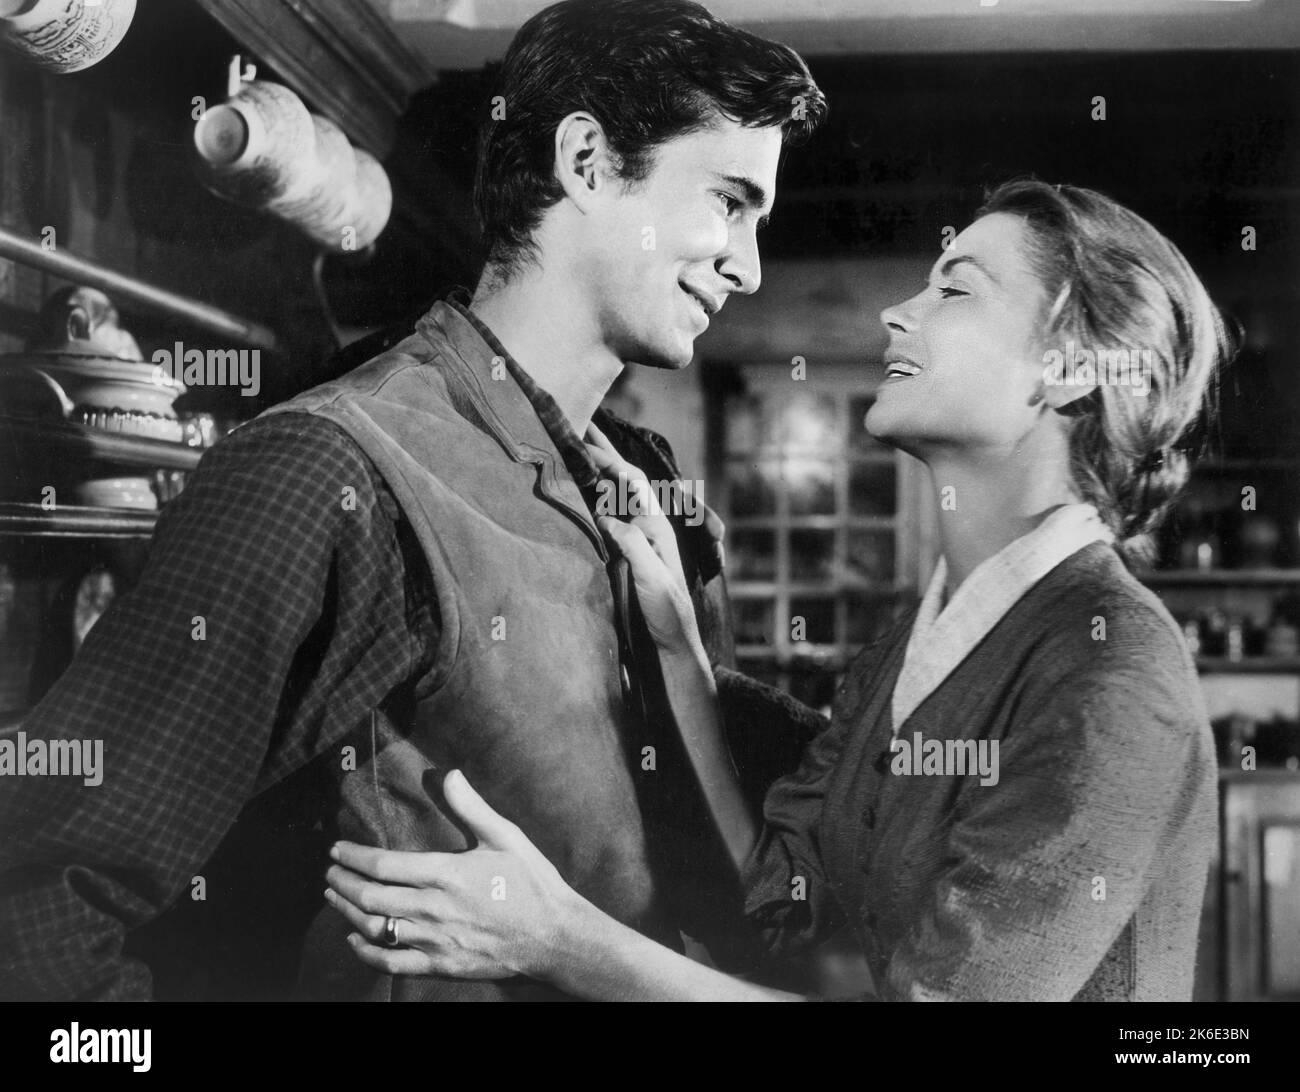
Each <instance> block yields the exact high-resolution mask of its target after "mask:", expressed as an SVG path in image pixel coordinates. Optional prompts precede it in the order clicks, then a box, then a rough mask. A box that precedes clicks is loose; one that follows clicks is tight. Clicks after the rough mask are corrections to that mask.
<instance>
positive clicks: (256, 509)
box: [0, 414, 436, 999]
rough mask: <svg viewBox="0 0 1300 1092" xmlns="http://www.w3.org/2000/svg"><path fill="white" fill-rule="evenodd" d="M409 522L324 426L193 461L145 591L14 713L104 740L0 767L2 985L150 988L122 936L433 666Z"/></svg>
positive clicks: (28, 994) (55, 730)
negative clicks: (269, 795)
mask: <svg viewBox="0 0 1300 1092" xmlns="http://www.w3.org/2000/svg"><path fill="white" fill-rule="evenodd" d="M406 535H409V528H406V526H405V524H404V523H401V522H400V521H399V519H398V510H397V507H396V504H395V502H394V501H393V498H392V496H391V494H390V493H389V492H388V490H387V488H386V487H385V486H384V484H383V482H382V479H380V478H379V477H378V474H377V472H376V471H375V470H374V468H373V467H372V466H371V464H370V462H369V461H368V460H367V459H366V458H365V457H364V455H363V454H362V453H361V452H360V450H359V449H358V448H357V447H356V446H355V445H354V444H353V443H352V441H351V440H350V439H349V438H348V437H347V436H346V435H345V434H344V433H343V432H342V431H341V430H339V429H338V428H337V427H336V426H334V425H332V424H330V423H329V422H326V421H323V420H319V419H317V418H314V417H311V416H310V415H305V414H278V415H273V416H271V417H267V418H261V419H259V420H257V421H254V422H251V423H250V424H248V425H246V426H244V427H243V428H241V429H239V430H237V431H236V432H235V433H233V434H232V435H231V436H229V437H227V438H226V439H224V440H223V441H221V443H220V444H218V445H217V446H216V447H214V448H213V449H212V450H211V451H210V452H208V453H207V454H206V455H205V456H204V458H203V461H202V464H201V465H200V467H199V469H198V470H197V471H196V472H195V473H194V475H193V476H192V478H191V481H190V483H189V484H188V486H187V488H186V490H185V492H184V493H183V494H182V495H181V496H180V497H178V498H177V499H176V500H175V501H173V502H172V503H171V504H170V505H169V506H168V507H167V508H166V509H165V510H164V511H163V513H162V515H161V516H160V518H159V522H158V527H157V531H156V533H155V536H154V540H153V545H152V547H151V549H150V555H149V561H148V564H147V565H146V568H145V571H144V573H143V574H142V577H141V579H140V581H139V583H138V585H137V586H136V587H135V588H134V589H132V591H131V592H129V593H128V594H126V595H124V596H123V597H122V598H121V599H119V600H118V601H117V602H116V603H115V604H114V605H113V606H112V608H111V609H110V610H109V611H108V612H107V613H106V614H105V615H104V616H103V618H101V619H100V621H99V622H98V623H97V624H96V626H95V628H94V629H93V630H92V631H91V633H90V635H89V636H88V638H87V640H86V642H85V644H84V645H83V647H82V650H81V652H80V653H79V654H78V655H77V657H76V659H75V660H74V661H73V663H72V664H71V666H70V667H69V668H68V670H67V671H66V672H65V673H64V675H63V676H62V678H61V679H60V680H59V681H58V682H57V683H56V684H55V686H54V687H53V688H52V689H51V690H50V692H49V693H48V694H47V695H46V696H45V698H44V699H43V700H42V701H41V702H40V703H39V704H38V705H37V706H36V707H35V708H34V709H33V710H32V712H31V714H30V715H29V716H28V717H27V718H26V719H25V720H24V722H23V723H22V725H21V726H20V728H21V731H22V732H23V733H25V737H26V739H27V740H29V741H31V740H44V741H51V740H56V739H80V740H93V741H102V744H103V753H102V763H101V767H100V771H101V773H102V783H100V784H98V785H87V784H85V783H84V781H85V779H83V778H80V777H70V776H58V777H51V776H44V777H36V776H24V777H5V778H3V779H0V781H2V782H4V783H3V784H0V994H3V995H6V996H15V997H23V998H33V999H70V998H79V999H80V998H84V999H90V998H94V999H136V998H138V999H143V998H147V997H148V996H149V994H150V985H151V984H150V977H149V972H148V970H147V969H146V968H145V967H144V966H143V965H141V964H139V963H138V962H135V961H133V960H131V959H129V958H127V957H126V956H124V955H123V954H122V945H123V940H124V938H125V935H126V932H127V930H128V929H130V928H133V927H135V926H138V925H140V924H141V923H143V922H145V921H146V920H148V919H149V918H151V917H153V916H154V915H156V914H157V913H159V912H160V911H161V910H163V909H164V908H166V907H167V906H168V905H169V904H170V903H171V902H172V901H174V900H175V899H176V898H177V897H178V896H179V895H181V894H182V893H183V892H184V891H185V890H186V889H187V887H188V884H189V881H190V879H191V878H192V877H193V876H194V875H195V874H197V873H199V872H200V871H201V869H202V867H203V865H204V863H205V862H206V860H207V859H208V857H209V856H210V855H211V854H212V852H213V851H214V849H215V848H216V846H217V844H218V843H219V841H220V840H221V838H222V837H223V836H224V835H225V833H226V832H227V831H228V830H229V828H230V827H231V825H232V824H233V823H234V821H235V819H236V818H237V816H238V814H239V812H240V810H241V808H242V807H243V806H244V804H245V803H247V802H248V800H249V799H250V798H251V797H252V796H253V795H255V794H256V793H257V792H259V791H261V790H263V789H265V788H267V787H269V786H270V785H272V784H274V783H275V782H276V781H277V780H279V779H280V778H282V777H284V776H286V775H288V774H289V773H291V772H293V771H294V770H296V769H298V768H300V767H302V766H303V765H305V764H306V763H307V762H309V761H310V760H311V759H312V758H314V757H315V756H317V755H319V754H321V753H322V752H323V751H325V750H326V749H328V748H329V747H331V746H334V745H336V744H338V743H339V741H340V740H341V739H342V738H343V736H344V735H345V734H346V733H347V732H349V731H350V730H351V729H353V728H354V727H355V726H356V725H357V724H358V723H359V722H360V721H361V719H362V718H363V717H364V716H365V715H366V714H367V713H368V712H369V711H370V710H371V709H373V708H374V707H375V706H377V705H378V704H379V703H380V702H381V701H382V699H383V698H384V697H385V696H387V695H388V694H389V693H390V692H391V691H392V690H393V688H394V687H395V686H398V685H400V684H401V683H403V682H404V681H406V680H408V679H410V678H412V677H413V676H414V675H415V674H416V673H417V672H419V671H421V670H423V669H426V668H427V667H428V666H429V663H428V655H429V652H428V650H429V649H430V648H431V647H432V645H433V636H434V632H433V631H434V629H435V628H436V627H435V625H434V623H435V619H433V618H431V616H430V611H431V610H432V609H433V607H432V602H433V600H432V597H431V596H421V595H416V594H415V593H414V592H413V590H412V589H415V588H417V587H418V582H417V581H414V580H409V579H408V577H407V574H408V572H414V571H415V570H414V569H411V568H410V562H411V560H412V557H413V555H412V554H411V552H410V551H411V550H412V549H413V548H414V549H416V550H417V551H418V547H412V545H411V541H410V540H408V539H407V538H406V537H404V536H406ZM10 734H11V735H12V734H13V733H10Z"/></svg>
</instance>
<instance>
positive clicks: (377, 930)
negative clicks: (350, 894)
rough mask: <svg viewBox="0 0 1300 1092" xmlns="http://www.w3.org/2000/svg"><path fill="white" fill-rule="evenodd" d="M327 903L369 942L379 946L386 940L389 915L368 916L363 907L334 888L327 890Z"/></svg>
mask: <svg viewBox="0 0 1300 1092" xmlns="http://www.w3.org/2000/svg"><path fill="white" fill-rule="evenodd" d="M325 901H326V902H327V903H329V904H330V905H331V906H332V907H334V909H335V910H337V911H338V912H339V913H340V914H342V915H343V916H344V917H345V918H347V919H348V924H349V925H351V926H352V928H353V929H355V930H356V931H357V932H358V933H360V934H361V935H362V936H364V937H365V938H366V939H367V940H370V941H373V942H375V943H376V944H378V943H379V942H380V941H382V940H383V938H384V923H385V922H386V921H387V920H388V917H389V915H387V914H367V913H366V912H365V911H364V910H362V909H361V907H359V906H357V905H356V904H355V903H353V902H350V901H349V900H348V899H345V898H344V897H343V896H342V895H340V894H339V893H338V892H337V891H335V890H334V888H332V887H330V888H327V889H326V891H325Z"/></svg>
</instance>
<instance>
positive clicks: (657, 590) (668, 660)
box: [587, 425, 758, 873]
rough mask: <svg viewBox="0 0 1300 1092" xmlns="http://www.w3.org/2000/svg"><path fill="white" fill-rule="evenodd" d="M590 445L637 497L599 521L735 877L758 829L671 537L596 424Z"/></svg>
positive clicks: (643, 485) (645, 490)
mask: <svg viewBox="0 0 1300 1092" xmlns="http://www.w3.org/2000/svg"><path fill="white" fill-rule="evenodd" d="M589 435H590V436H591V437H592V440H593V441H594V442H591V443H588V445H587V448H588V450H589V451H590V452H591V455H592V459H593V460H594V461H595V463H596V465H597V467H599V469H600V470H601V472H602V473H603V474H605V475H606V476H607V477H609V478H612V479H614V480H618V479H620V478H621V479H625V481H626V483H627V486H628V487H629V488H628V489H626V490H624V489H620V491H619V495H620V496H622V495H628V494H629V493H630V494H631V495H632V496H634V497H635V498H637V511H636V512H634V513H629V514H630V515H631V517H632V518H631V520H630V521H629V522H626V523H625V522H623V521H621V520H617V519H611V518H609V517H602V518H601V519H600V520H599V521H598V522H599V525H600V527H601V529H602V530H603V531H604V532H605V534H606V536H607V537H608V538H609V539H610V541H611V542H612V543H613V545H614V546H615V547H616V548H617V549H618V550H619V552H621V553H622V554H623V555H624V556H625V557H626V558H627V559H628V561H629V562H630V563H631V566H632V578H633V581H634V583H635V586H636V595H637V602H638V604H639V605H640V607H641V613H642V616H643V617H644V618H645V620H646V625H647V628H648V629H649V631H650V634H651V637H652V638H653V639H654V642H655V645H656V646H657V648H658V650H659V665H660V670H661V671H662V673H663V679H664V688H665V690H666V692H667V696H668V703H669V708H670V709H671V710H672V713H673V719H674V721H675V722H676V725H677V729H678V732H679V733H680V735H681V738H682V743H683V744H684V746H685V748H686V754H687V757H688V758H689V759H690V763H691V768H692V770H693V771H694V773H695V776H696V779H697V780H698V781H699V783H700V787H701V789H702V791H703V794H704V799H705V803H706V804H707V805H708V808H709V814H710V817H711V818H712V819H713V822H714V825H715V826H716V827H717V830H718V833H719V834H720V835H721V837H722V840H723V843H724V844H725V845H726V848H727V855H728V857H729V858H730V860H731V862H732V865H733V867H734V868H735V869H736V871H737V873H739V871H740V869H741V867H742V866H743V865H744V863H745V861H746V860H747V859H748V857H749V855H750V853H751V851H752V850H753V848H754V843H755V841H756V840H757V837H758V827H757V825H756V823H755V821H754V817H753V815H751V814H750V811H749V808H748V806H747V805H746V803H745V799H744V796H743V794H742V793H741V789H740V781H739V778H738V777H737V776H736V767H735V762H734V761H733V759H732V756H731V751H730V749H729V748H728V746H727V740H726V735H725V734H724V732H723V730H722V716H721V712H720V709H719V706H718V691H717V684H716V683H715V682H714V678H713V670H712V668H711V667H710V666H709V659H708V654H707V653H706V651H705V649H704V643H703V641H701V639H700V635H699V630H698V628H697V627H696V622H695V609H694V607H693V606H692V605H691V599H690V593H689V591H688V590H687V588H686V578H685V576H684V575H683V573H682V563H681V558H680V556H679V555H678V552H677V536H676V535H675V534H674V533H673V529H672V525H671V524H670V523H669V522H668V518H667V516H666V515H664V513H663V511H662V510H661V509H660V508H659V507H658V505H657V503H656V501H655V498H654V494H653V491H652V490H651V489H650V483H649V481H648V480H647V479H646V476H645V474H644V473H643V472H642V471H641V470H640V469H638V468H637V467H635V466H633V465H632V464H631V463H629V462H628V461H627V460H626V459H624V458H623V457H622V456H621V455H619V454H618V452H617V451H615V450H614V448H613V446H612V445H611V444H610V443H609V441H608V440H607V439H606V438H605V436H604V435H603V434H602V433H601V431H600V430H599V429H598V428H596V427H595V426H594V425H592V426H591V428H590V431H589Z"/></svg>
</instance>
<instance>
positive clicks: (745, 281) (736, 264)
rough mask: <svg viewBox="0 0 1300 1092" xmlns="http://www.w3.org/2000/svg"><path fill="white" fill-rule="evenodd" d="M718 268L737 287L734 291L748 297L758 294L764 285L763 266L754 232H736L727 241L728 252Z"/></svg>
mask: <svg viewBox="0 0 1300 1092" xmlns="http://www.w3.org/2000/svg"><path fill="white" fill-rule="evenodd" d="M717 268H718V272H719V273H721V274H722V276H724V277H726V278H727V280H729V281H731V283H732V284H734V285H735V286H736V287H735V288H734V289H733V291H736V292H740V293H742V294H743V295H746V296H748V295H750V294H751V293H753V292H757V291H758V286H759V285H760V284H762V283H763V266H762V261H761V260H760V259H759V256H758V239H757V237H756V236H755V234H754V232H752V231H740V232H734V233H733V234H732V235H731V236H730V237H729V238H728V240H727V252H726V253H725V254H724V255H723V256H722V258H721V259H720V260H719V262H718V267H717Z"/></svg>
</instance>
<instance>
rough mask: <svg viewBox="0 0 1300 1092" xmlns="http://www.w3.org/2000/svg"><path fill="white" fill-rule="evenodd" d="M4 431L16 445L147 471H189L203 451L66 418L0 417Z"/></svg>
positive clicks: (197, 461) (0, 432)
mask: <svg viewBox="0 0 1300 1092" xmlns="http://www.w3.org/2000/svg"><path fill="white" fill-rule="evenodd" d="M4 434H7V435H8V437H10V438H11V440H12V443H13V444H14V445H16V446H17V445H21V446H24V447H26V446H32V447H38V446H39V447H47V448H49V447H53V448H57V449H59V450H60V451H63V452H67V453H68V454H70V455H74V456H78V457H80V458H84V459H94V460H99V461H102V462H107V463H114V464H116V465H117V466H132V467H147V468H149V469H151V470H193V469H194V468H195V467H196V466H198V465H199V460H200V459H201V458H202V457H203V452H204V451H205V450H206V449H205V448H201V447H190V446H189V445H188V444H178V443H174V442H172V441H170V440H153V439H149V438H147V437H144V436H128V435H125V434H122V433H117V432H105V431H104V430H103V429H98V428H91V427H90V426H88V425H77V424H73V423H71V422H69V421H38V420H33V419H29V418H25V417H0V435H4Z"/></svg>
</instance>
